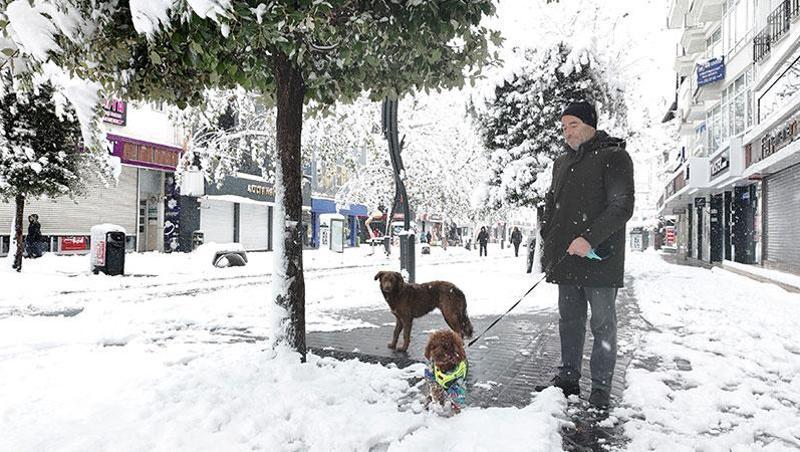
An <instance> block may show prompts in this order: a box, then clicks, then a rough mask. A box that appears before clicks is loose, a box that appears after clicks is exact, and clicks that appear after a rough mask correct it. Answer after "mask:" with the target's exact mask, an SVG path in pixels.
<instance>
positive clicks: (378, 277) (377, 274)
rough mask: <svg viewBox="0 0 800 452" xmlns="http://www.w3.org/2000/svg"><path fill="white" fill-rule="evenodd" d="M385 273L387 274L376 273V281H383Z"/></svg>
mask: <svg viewBox="0 0 800 452" xmlns="http://www.w3.org/2000/svg"><path fill="white" fill-rule="evenodd" d="M384 273H386V272H378V273H376V274H375V281H377V280H379V279H381V278H382V277H383V274H384Z"/></svg>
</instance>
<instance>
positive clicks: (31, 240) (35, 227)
mask: <svg viewBox="0 0 800 452" xmlns="http://www.w3.org/2000/svg"><path fill="white" fill-rule="evenodd" d="M41 241H42V225H41V224H40V223H39V215H36V214H35V213H34V214H32V215H29V216H28V236H27V237H25V248H26V251H27V254H28V257H30V258H33V259H35V258H37V257H42V249H41Z"/></svg>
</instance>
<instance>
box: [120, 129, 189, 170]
mask: <svg viewBox="0 0 800 452" xmlns="http://www.w3.org/2000/svg"><path fill="white" fill-rule="evenodd" d="M108 139H109V140H111V141H113V142H114V150H113V152H112V155H114V156H117V157H119V158H120V160H121V161H122V163H125V164H128V165H134V166H141V167H145V168H153V169H160V170H165V171H175V168H177V166H178V161H179V160H180V157H181V152H182V150H181V149H180V148H175V147H170V146H164V145H160V144H155V143H148V142H146V141H140V140H135V139H132V138H127V137H120V136H116V135H110V134H109V135H108Z"/></svg>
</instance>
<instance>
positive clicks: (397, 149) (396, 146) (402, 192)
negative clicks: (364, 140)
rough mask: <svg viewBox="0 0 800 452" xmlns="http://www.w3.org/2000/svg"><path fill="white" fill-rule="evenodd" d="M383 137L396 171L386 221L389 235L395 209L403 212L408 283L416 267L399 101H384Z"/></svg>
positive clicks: (403, 253)
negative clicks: (398, 117)
mask: <svg viewBox="0 0 800 452" xmlns="http://www.w3.org/2000/svg"><path fill="white" fill-rule="evenodd" d="M382 125H383V135H384V137H385V138H386V141H387V142H388V143H389V156H390V157H391V160H392V168H393V169H394V185H395V191H394V203H392V208H391V209H390V210H389V216H388V217H387V219H386V228H387V235H389V234H388V232H389V229H391V224H392V218H393V216H394V212H395V209H397V208H398V207H399V208H400V209H402V211H403V230H404V233H403V234H402V235H401V236H400V269H401V271H402V270H405V273H407V275H408V282H409V283H413V282H414V281H415V276H416V275H415V273H416V272H415V268H414V267H415V265H414V242H415V237H414V233H413V232H411V230H410V229H411V227H410V220H411V212H410V210H411V209H409V206H408V196H407V194H406V185H405V181H404V180H403V179H404V178H405V168H404V167H403V159H402V157H401V155H400V154H401V152H402V150H403V143H402V142H401V141H400V140H399V138H398V131H397V99H390V98H386V99H384V101H383V121H382Z"/></svg>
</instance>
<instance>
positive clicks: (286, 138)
mask: <svg viewBox="0 0 800 452" xmlns="http://www.w3.org/2000/svg"><path fill="white" fill-rule="evenodd" d="M274 63H275V67H274V71H275V83H276V86H277V89H276V96H275V97H276V101H277V108H278V112H277V124H276V129H277V152H278V158H277V159H276V160H277V164H278V168H277V170H278V171H277V176H278V177H276V181H275V184H276V199H275V201H276V204H278V203H280V204H281V205H280V206H277V207H278V208H277V212H278V214H279V215H280V214H282V218H276V220H277V221H276V227H277V228H280V227H281V226H283V233H282V234H281V231H280V229H279V233H278V236H277V240H278V241H280V242H281V243H279V244H278V246H277V247H276V249H275V264H276V265H275V270H274V278H275V281H273V296H274V297H275V302H276V303H278V305H280V306H282V307H283V308H284V309H286V311H287V313H288V315H289V318H288V320H289V323H288V325H286V332H285V334H286V336H285V339H286V341H287V342H288V343H289V345H290V346H292V347H293V348H294V349H295V350H297V351H298V352H299V353H300V354H301V355H302V360H303V361H304V362H305V358H306V319H305V281H304V279H303V241H302V236H301V233H302V227H301V221H302V208H303V192H302V183H303V178H302V168H301V155H300V137H301V133H302V129H303V101H304V97H305V83H304V81H303V75H302V74H301V73H300V70H299V69H298V68H297V67H296V66H295V65H294V63H292V62H291V61H290V60H289V58H288V57H287V56H286V55H285V54H284V53H282V52H277V53H276V54H275V56H274ZM281 195H282V196H281ZM281 207H282V208H281Z"/></svg>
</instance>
